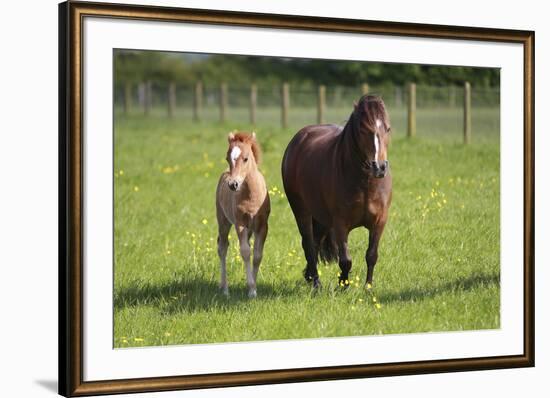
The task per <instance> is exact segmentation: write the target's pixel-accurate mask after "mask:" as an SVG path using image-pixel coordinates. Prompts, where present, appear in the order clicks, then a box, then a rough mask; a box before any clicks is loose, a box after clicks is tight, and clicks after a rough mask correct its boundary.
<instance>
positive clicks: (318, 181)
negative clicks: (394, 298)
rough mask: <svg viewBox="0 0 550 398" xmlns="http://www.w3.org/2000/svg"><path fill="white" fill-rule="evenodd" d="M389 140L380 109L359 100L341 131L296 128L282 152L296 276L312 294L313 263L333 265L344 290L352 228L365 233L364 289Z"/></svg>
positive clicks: (381, 216) (387, 179) (387, 177)
mask: <svg viewBox="0 0 550 398" xmlns="http://www.w3.org/2000/svg"><path fill="white" fill-rule="evenodd" d="M389 132H390V125H389V118H388V115H387V113H386V110H385V106H384V103H383V101H382V100H381V99H380V98H379V97H376V96H363V97H362V98H361V99H360V101H359V103H358V104H357V105H356V106H355V109H354V111H353V112H352V114H351V116H350V118H349V120H348V122H347V124H346V125H345V127H343V128H342V127H340V126H336V125H315V126H307V127H304V128H303V129H302V130H300V131H299V132H298V133H297V134H296V135H295V136H294V138H293V139H292V140H291V141H290V143H289V145H288V147H287V149H286V151H285V154H284V157H283V162H282V176H283V185H284V188H285V193H286V195H287V197H288V201H289V203H290V206H291V208H292V211H293V213H294V217H295V218H296V223H297V225H298V229H299V231H300V234H301V236H302V247H303V249H304V254H305V257H306V260H307V266H306V269H305V273H304V276H305V278H306V280H308V281H312V282H313V285H314V287H317V286H319V284H320V282H319V275H318V273H317V262H318V258H319V257H321V259H322V260H325V261H331V260H336V259H338V263H339V266H340V269H341V273H340V283H341V284H347V283H348V282H347V281H348V278H349V272H350V270H351V266H352V262H351V257H350V254H349V250H348V234H349V232H350V231H351V230H352V229H355V228H357V227H366V228H368V230H369V244H368V249H367V251H366V254H365V259H366V262H367V281H366V282H367V284H371V283H372V276H373V270H374V266H375V264H376V261H377V259H378V242H379V240H380V237H381V235H382V232H383V230H384V226H385V224H386V221H387V219H388V210H389V206H390V203H391V196H392V179H391V174H390V172H389V164H388V160H387V145H388V142H389Z"/></svg>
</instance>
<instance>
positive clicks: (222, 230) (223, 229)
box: [217, 213, 231, 296]
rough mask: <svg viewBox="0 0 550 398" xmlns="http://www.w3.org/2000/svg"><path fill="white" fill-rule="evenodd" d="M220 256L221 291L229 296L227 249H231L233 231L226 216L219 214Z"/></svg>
mask: <svg viewBox="0 0 550 398" xmlns="http://www.w3.org/2000/svg"><path fill="white" fill-rule="evenodd" d="M217 218H218V256H219V257H220V289H222V292H223V294H224V295H226V296H227V295H229V288H228V286H227V268H226V262H225V261H226V257H227V248H228V247H229V240H228V239H227V237H228V235H229V230H230V229H231V223H230V222H229V220H228V219H227V218H225V215H223V214H220V213H218V215H217Z"/></svg>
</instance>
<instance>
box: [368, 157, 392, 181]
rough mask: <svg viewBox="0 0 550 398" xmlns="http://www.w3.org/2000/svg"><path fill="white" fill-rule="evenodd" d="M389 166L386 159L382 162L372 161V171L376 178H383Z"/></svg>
mask: <svg viewBox="0 0 550 398" xmlns="http://www.w3.org/2000/svg"><path fill="white" fill-rule="evenodd" d="M389 167H390V164H389V162H388V161H387V160H384V161H383V162H378V161H376V160H374V161H373V162H372V171H373V173H374V176H375V177H376V178H384V177H385V176H386V174H387V172H388V169H389Z"/></svg>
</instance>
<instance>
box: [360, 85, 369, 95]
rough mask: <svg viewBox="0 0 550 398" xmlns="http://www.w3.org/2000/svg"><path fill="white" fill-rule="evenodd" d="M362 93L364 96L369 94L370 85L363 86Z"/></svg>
mask: <svg viewBox="0 0 550 398" xmlns="http://www.w3.org/2000/svg"><path fill="white" fill-rule="evenodd" d="M361 93H362V95H367V94H368V93H369V85H368V84H367V83H363V84H362V85H361Z"/></svg>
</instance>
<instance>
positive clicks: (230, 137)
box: [227, 133, 235, 143]
mask: <svg viewBox="0 0 550 398" xmlns="http://www.w3.org/2000/svg"><path fill="white" fill-rule="evenodd" d="M234 139H235V134H233V133H229V134H228V135H227V141H229V143H231V141H233V140H234Z"/></svg>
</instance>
